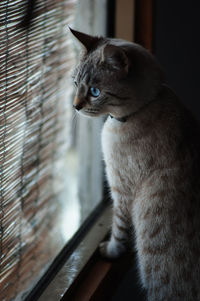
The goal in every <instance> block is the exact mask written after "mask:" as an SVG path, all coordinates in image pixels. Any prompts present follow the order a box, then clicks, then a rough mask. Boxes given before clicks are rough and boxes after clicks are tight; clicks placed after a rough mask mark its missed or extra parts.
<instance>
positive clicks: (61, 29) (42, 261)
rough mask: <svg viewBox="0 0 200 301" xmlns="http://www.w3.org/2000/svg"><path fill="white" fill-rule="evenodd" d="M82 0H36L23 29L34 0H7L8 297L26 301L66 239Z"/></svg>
mask: <svg viewBox="0 0 200 301" xmlns="http://www.w3.org/2000/svg"><path fill="white" fill-rule="evenodd" d="M32 2H33V1H32ZM74 2H75V0H56V1H55V0H35V6H34V10H33V11H32V12H31V15H30V16H31V18H32V20H31V22H30V24H29V26H28V27H21V26H20V24H21V22H22V20H23V18H24V16H25V15H26V11H27V0H1V1H0V300H1V301H8V300H24V298H25V296H26V295H27V293H28V291H29V290H30V289H31V288H32V287H33V285H34V284H35V283H36V282H37V281H38V279H39V277H40V276H41V275H42V274H43V273H44V271H45V270H46V268H47V266H48V264H49V263H50V262H51V261H52V259H53V258H54V256H55V255H56V254H57V252H58V248H59V244H60V241H59V237H57V232H56V231H57V230H56V228H54V222H55V220H56V219H59V214H60V208H59V202H58V195H59V191H60V189H61V187H60V185H59V184H60V183H59V182H60V181H59V166H61V165H62V164H63V160H64V158H63V153H64V151H65V150H66V149H67V147H68V146H69V144H70V141H71V138H70V120H71V110H70V107H71V103H70V94H71V83H69V79H68V77H69V71H70V69H71V66H72V65H74V62H73V57H74V55H73V51H72V45H71V44H72V42H71V40H70V39H69V37H68V36H67V27H66V25H67V24H69V23H71V22H72V19H73V11H74V4H75V3H74ZM30 16H29V17H30ZM29 21H30V20H29Z"/></svg>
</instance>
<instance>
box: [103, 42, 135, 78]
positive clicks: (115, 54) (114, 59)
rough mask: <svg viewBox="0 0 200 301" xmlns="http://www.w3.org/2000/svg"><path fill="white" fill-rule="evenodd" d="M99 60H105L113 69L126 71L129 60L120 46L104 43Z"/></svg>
mask: <svg viewBox="0 0 200 301" xmlns="http://www.w3.org/2000/svg"><path fill="white" fill-rule="evenodd" d="M101 62H106V63H107V64H109V65H110V66H112V67H113V68H114V69H118V70H123V71H125V72H126V73H128V70H129V65H130V62H129V59H128V57H127V55H126V53H125V51H124V50H123V49H122V48H121V47H118V46H115V45H109V44H108V45H106V46H105V47H104V48H103V50H102V58H101Z"/></svg>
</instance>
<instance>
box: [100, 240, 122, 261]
mask: <svg viewBox="0 0 200 301" xmlns="http://www.w3.org/2000/svg"><path fill="white" fill-rule="evenodd" d="M99 251H100V254H101V256H102V257H103V258H107V259H117V258H119V257H120V256H121V255H122V254H123V253H125V252H126V248H125V246H124V245H122V244H118V245H117V244H113V243H112V242H111V241H104V242H102V243H100V245H99Z"/></svg>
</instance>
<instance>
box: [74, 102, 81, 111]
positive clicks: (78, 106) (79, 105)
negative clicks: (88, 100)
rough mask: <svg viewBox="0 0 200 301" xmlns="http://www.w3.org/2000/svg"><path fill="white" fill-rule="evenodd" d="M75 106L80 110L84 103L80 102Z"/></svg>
mask: <svg viewBox="0 0 200 301" xmlns="http://www.w3.org/2000/svg"><path fill="white" fill-rule="evenodd" d="M73 107H74V108H75V109H76V110H77V111H79V110H81V109H82V108H83V104H81V103H79V104H77V105H73Z"/></svg>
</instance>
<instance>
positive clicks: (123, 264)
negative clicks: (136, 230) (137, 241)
mask: <svg viewBox="0 0 200 301" xmlns="http://www.w3.org/2000/svg"><path fill="white" fill-rule="evenodd" d="M132 257H133V256H131V254H126V255H125V256H124V257H122V258H120V259H118V260H116V261H112V262H111V261H107V260H103V259H102V258H101V256H100V254H99V252H98V251H96V252H95V253H94V255H93V256H92V258H91V259H90V260H89V261H88V263H87V264H86V266H85V268H84V269H83V271H82V272H81V273H80V274H79V276H78V277H77V279H76V280H75V281H74V282H73V284H72V285H71V287H70V288H69V289H68V291H67V292H66V294H65V295H64V296H63V298H62V299H61V300H62V301H65V300H66V301H72V300H73V301H88V300H95V301H100V300H101V301H102V300H110V299H111V298H112V296H113V295H114V294H115V292H116V287H118V286H119V285H120V283H121V281H122V280H123V278H124V276H125V274H126V273H127V271H128V270H129V268H130V266H131V263H132Z"/></svg>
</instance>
